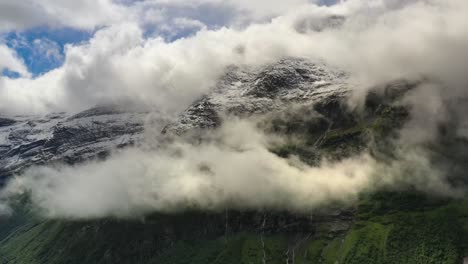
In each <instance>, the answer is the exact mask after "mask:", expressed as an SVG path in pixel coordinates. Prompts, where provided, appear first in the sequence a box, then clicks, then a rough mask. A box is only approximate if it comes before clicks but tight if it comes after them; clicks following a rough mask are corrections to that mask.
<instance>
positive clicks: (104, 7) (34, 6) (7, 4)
mask: <svg viewBox="0 0 468 264" xmlns="http://www.w3.org/2000/svg"><path fill="white" fill-rule="evenodd" d="M125 16H126V14H125V10H124V9H123V8H122V7H120V6H119V5H116V4H115V3H113V1H112V0H83V1H74V0H23V1H12V0H0V32H2V31H3V32H5V31H14V30H24V29H27V28H33V27H38V26H52V27H62V26H67V27H74V28H79V29H94V28H95V27H97V26H100V25H109V24H111V23H113V22H118V21H120V20H121V19H122V18H124V17H125Z"/></svg>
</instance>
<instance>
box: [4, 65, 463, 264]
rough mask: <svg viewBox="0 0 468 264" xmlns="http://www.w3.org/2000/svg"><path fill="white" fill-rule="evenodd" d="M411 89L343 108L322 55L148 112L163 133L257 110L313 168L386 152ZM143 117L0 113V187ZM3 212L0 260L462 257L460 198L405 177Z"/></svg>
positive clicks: (95, 149) (391, 89) (77, 159)
mask: <svg viewBox="0 0 468 264" xmlns="http://www.w3.org/2000/svg"><path fill="white" fill-rule="evenodd" d="M418 85H419V82H418V81H402V80H400V81H395V82H392V83H388V84H385V85H384V87H383V88H382V89H380V90H378V91H380V92H370V93H369V94H368V95H367V96H366V100H365V104H364V107H363V109H361V110H356V109H351V108H349V107H348V106H347V104H346V101H347V98H348V97H349V96H350V91H351V89H352V87H351V86H350V84H349V83H348V81H347V78H346V74H345V73H344V72H342V71H340V70H337V69H333V68H331V67H330V66H327V65H325V64H323V63H318V62H310V61H306V60H302V59H284V60H281V61H279V62H277V63H274V64H270V65H265V66H262V67H258V68H253V67H252V68H248V67H235V66H232V67H229V69H228V70H227V72H226V74H225V75H224V76H223V77H222V78H221V79H220V81H219V83H218V85H217V86H216V87H215V88H214V89H213V90H212V91H210V92H209V93H207V94H205V95H204V96H203V97H201V98H199V99H198V100H197V101H195V102H194V103H193V104H192V105H190V106H188V107H187V109H186V110H185V111H184V112H183V113H181V114H180V115H179V116H178V117H177V118H176V119H174V120H169V121H162V120H158V122H161V124H159V126H160V127H162V128H163V129H161V135H162V136H165V135H166V136H171V137H178V136H183V135H185V134H187V133H195V132H202V133H203V132H204V131H207V130H213V129H216V128H218V127H219V126H221V124H222V122H223V120H224V118H225V117H226V116H236V117H239V118H250V117H253V116H255V117H258V118H259V119H260V120H261V122H260V124H261V125H260V126H261V127H262V128H263V129H264V130H265V131H267V132H268V133H273V134H277V135H281V136H283V137H285V138H286V140H284V142H283V143H282V144H281V145H278V146H276V147H275V148H273V149H271V152H272V153H275V154H276V155H278V156H280V157H284V158H287V157H292V156H297V157H299V158H300V159H301V160H302V161H304V162H305V163H308V164H310V165H312V166H314V165H317V164H318V163H319V162H320V161H321V160H323V159H329V160H331V161H336V160H340V159H343V158H346V157H352V156H355V155H358V154H360V153H362V152H364V151H369V152H370V153H371V154H372V155H374V157H375V158H376V159H382V160H391V159H392V155H393V154H394V147H395V146H394V142H395V141H396V140H397V138H398V134H399V133H398V131H399V130H400V129H401V128H403V127H404V125H405V124H406V122H407V121H408V120H409V118H410V110H409V108H408V107H407V106H405V105H404V104H402V98H404V96H405V94H406V93H407V92H408V91H410V90H412V89H414V88H415V87H417V86H418ZM376 91H377V90H376ZM149 116H151V115H150V113H148V110H141V109H140V110H139V109H135V108H123V107H121V106H113V105H107V106H99V107H94V108H92V109H89V110H86V111H84V112H81V113H77V114H69V113H57V114H51V115H48V116H44V117H35V116H8V117H7V116H4V117H1V118H0V177H1V179H2V181H3V184H5V183H6V182H7V181H8V180H9V179H10V178H11V177H12V176H13V175H15V174H20V173H21V172H22V171H24V170H25V169H26V168H31V167H34V166H37V165H51V164H57V163H59V164H60V163H66V164H70V165H72V164H79V163H82V162H85V161H88V160H94V159H98V160H99V159H106V158H108V157H109V155H112V152H113V151H115V150H116V149H120V148H126V147H130V146H137V147H138V146H139V145H140V144H144V140H145V137H147V136H148V134H147V133H145V128H147V126H148V117H149ZM149 123H151V122H149ZM463 162H464V161H462V163H463ZM13 208H14V209H15V210H14V212H13V214H12V215H11V216H4V217H2V218H1V219H0V263H48V264H49V263H168V264H169V263H170V264H177V263H181V264H182V263H194V264H195V263H203V264H207V263H236V264H238V263H245V264H248V263H287V264H288V263H289V264H291V263H360V264H361V263H461V262H462V258H463V256H465V255H467V254H468V248H467V245H468V244H467V243H466V242H467V241H468V240H467V238H468V237H467V231H468V201H465V200H464V199H457V200H454V199H448V198H444V197H434V196H427V195H425V194H424V193H420V192H418V191H415V190H413V189H412V187H411V186H408V187H407V188H406V189H398V190H395V189H391V188H390V189H382V190H378V191H370V192H366V193H362V194H361V196H360V198H359V200H358V201H356V202H354V203H351V204H343V203H339V202H330V203H329V204H324V205H323V206H321V207H319V208H317V209H315V210H311V211H307V212H297V211H292V210H233V209H229V208H226V209H225V210H217V211H202V210H196V209H193V210H189V211H184V212H179V213H172V214H163V213H156V212H155V213H153V214H151V215H147V216H145V217H143V218H138V219H114V218H108V219H97V220H71V219H46V218H43V217H42V216H41V215H40V214H39V213H38V212H37V210H36V209H35V208H34V207H33V206H32V205H31V204H30V203H29V201H28V195H27V194H25V195H24V196H22V197H21V199H19V200H17V201H15V203H14V204H13Z"/></svg>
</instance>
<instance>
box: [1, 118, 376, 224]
mask: <svg viewBox="0 0 468 264" xmlns="http://www.w3.org/2000/svg"><path fill="white" fill-rule="evenodd" d="M210 138H211V139H210ZM267 147H268V144H267V138H265V137H264V135H262V134H261V133H259V132H258V131H257V130H256V129H254V128H253V126H252V125H251V124H250V123H248V122H245V121H242V122H240V121H235V122H228V123H226V125H225V127H223V128H222V129H221V131H218V132H217V133H215V134H214V135H211V136H209V137H208V138H207V141H205V143H203V144H202V145H198V144H196V145H192V144H190V143H187V142H181V141H179V142H176V143H175V144H171V145H169V146H167V148H159V149H158V150H151V151H145V150H139V149H130V150H126V151H124V152H123V153H120V154H117V155H115V156H114V157H113V158H111V159H109V160H108V161H105V162H95V163H90V164H86V165H81V166H76V167H58V168H46V167H43V168H34V169H31V170H28V171H27V172H26V173H25V174H24V175H22V176H21V177H18V178H16V179H15V180H14V181H13V182H12V183H10V184H9V186H8V188H7V189H6V190H4V191H3V192H2V195H3V197H4V198H5V195H6V197H8V196H10V195H13V196H14V195H15V194H18V193H21V192H23V191H28V192H30V193H31V199H32V202H33V203H34V205H36V206H38V208H39V209H41V210H42V212H43V213H44V214H45V215H46V216H48V217H65V218H96V217H108V216H116V217H138V216H140V215H142V214H146V213H149V212H153V211H163V212H167V211H177V210H184V209H190V208H200V209H208V210H217V209H223V208H226V207H230V208H242V209H246V208H251V209H259V208H268V209H276V208H289V209H290V210H309V209H311V208H315V207H317V206H319V205H323V204H325V203H326V202H328V201H330V199H332V200H335V201H342V202H350V201H352V200H353V199H355V198H357V194H358V193H359V192H360V191H362V190H363V189H364V188H366V187H368V186H370V184H371V180H372V172H373V171H374V166H373V165H374V162H373V161H372V160H371V159H370V158H368V157H366V156H363V157H358V158H354V159H348V160H344V161H342V162H339V163H335V164H326V163H324V164H323V165H322V166H321V167H316V168H311V167H308V166H306V165H304V164H301V163H300V162H298V161H293V160H286V159H282V158H279V157H278V156H276V155H275V154H272V153H270V152H269V151H268V150H267Z"/></svg>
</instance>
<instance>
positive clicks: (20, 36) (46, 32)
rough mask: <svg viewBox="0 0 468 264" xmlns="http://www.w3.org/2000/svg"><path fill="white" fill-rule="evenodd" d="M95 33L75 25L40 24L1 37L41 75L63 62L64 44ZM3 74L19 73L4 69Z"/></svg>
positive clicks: (15, 75)
mask: <svg viewBox="0 0 468 264" xmlns="http://www.w3.org/2000/svg"><path fill="white" fill-rule="evenodd" d="M92 35H93V33H92V32H90V31H84V30H77V29H73V28H50V27H38V28H34V29H29V30H26V31H22V32H9V33H6V34H4V35H3V36H2V39H3V41H4V42H5V43H6V45H7V46H8V47H10V48H12V49H14V50H15V51H16V53H17V55H18V56H19V57H20V58H21V59H22V60H23V61H24V63H25V65H26V66H27V68H28V70H29V72H31V74H32V75H33V76H38V75H40V74H43V73H45V72H48V71H50V70H52V69H54V68H57V67H60V66H61V65H62V64H63V61H64V49H65V45H67V44H77V43H80V42H83V41H86V40H89V38H91V36H92ZM3 74H4V75H6V76H9V77H18V74H17V73H15V72H12V71H10V70H8V69H6V70H4V71H3Z"/></svg>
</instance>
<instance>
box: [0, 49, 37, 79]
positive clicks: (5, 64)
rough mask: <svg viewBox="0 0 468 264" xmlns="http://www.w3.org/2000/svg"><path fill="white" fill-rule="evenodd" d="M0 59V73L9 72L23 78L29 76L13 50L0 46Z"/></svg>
mask: <svg viewBox="0 0 468 264" xmlns="http://www.w3.org/2000/svg"><path fill="white" fill-rule="evenodd" d="M0 57H1V58H2V60H1V61H0V72H2V71H3V70H10V71H13V72H17V73H19V74H20V75H22V76H25V77H29V76H30V74H29V72H28V69H27V68H26V66H25V65H24V62H23V61H22V60H21V59H20V58H19V57H18V55H17V54H16V52H15V51H14V50H12V49H10V48H9V47H7V46H6V45H2V44H0ZM0 78H1V77H0ZM0 85H1V84H0Z"/></svg>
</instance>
